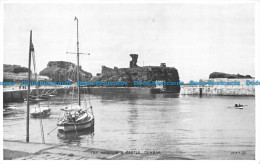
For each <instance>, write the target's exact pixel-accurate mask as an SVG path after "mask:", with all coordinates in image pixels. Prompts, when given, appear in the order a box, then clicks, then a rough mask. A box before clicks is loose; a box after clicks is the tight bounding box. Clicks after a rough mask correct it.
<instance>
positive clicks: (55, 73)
mask: <svg viewBox="0 0 260 164" xmlns="http://www.w3.org/2000/svg"><path fill="white" fill-rule="evenodd" d="M76 71H77V69H76V65H75V64H74V63H71V62H66V61H50V62H49V63H48V64H47V67H46V68H44V69H43V70H42V71H41V72H40V75H42V76H48V77H49V78H50V79H51V80H53V81H67V80H68V81H77V72H76ZM79 73H80V74H79V77H80V80H81V81H88V80H90V79H91V78H92V74H91V73H89V72H86V71H84V70H83V69H82V68H81V66H80V67H79Z"/></svg>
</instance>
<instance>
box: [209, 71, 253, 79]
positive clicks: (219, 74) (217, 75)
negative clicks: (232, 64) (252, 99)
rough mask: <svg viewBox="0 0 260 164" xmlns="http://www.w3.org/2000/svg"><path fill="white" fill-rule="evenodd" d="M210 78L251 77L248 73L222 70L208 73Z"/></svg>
mask: <svg viewBox="0 0 260 164" xmlns="http://www.w3.org/2000/svg"><path fill="white" fill-rule="evenodd" d="M209 78H210V79H214V78H228V79H251V78H252V77H251V76H250V75H240V74H237V75H235V74H227V73H223V72H213V73H211V74H210V75H209Z"/></svg>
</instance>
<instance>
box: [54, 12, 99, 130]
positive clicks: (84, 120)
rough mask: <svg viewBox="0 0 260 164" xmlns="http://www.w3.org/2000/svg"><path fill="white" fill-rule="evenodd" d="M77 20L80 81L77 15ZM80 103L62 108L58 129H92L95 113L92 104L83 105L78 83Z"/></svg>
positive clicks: (76, 19)
mask: <svg viewBox="0 0 260 164" xmlns="http://www.w3.org/2000/svg"><path fill="white" fill-rule="evenodd" d="M74 21H76V22H77V53H76V54H77V81H79V54H82V53H79V37H78V34H79V33H78V23H79V20H78V18H77V17H75V19H74ZM77 91H78V104H77V105H76V106H73V105H71V106H70V107H65V108H62V109H61V110H62V111H64V115H63V117H62V118H61V119H59V120H58V123H57V127H58V130H60V131H63V132H70V131H76V133H77V131H80V130H90V129H93V128H94V114H93V111H92V106H91V105H90V106H89V107H88V106H87V105H82V104H81V100H80V85H78V84H77Z"/></svg>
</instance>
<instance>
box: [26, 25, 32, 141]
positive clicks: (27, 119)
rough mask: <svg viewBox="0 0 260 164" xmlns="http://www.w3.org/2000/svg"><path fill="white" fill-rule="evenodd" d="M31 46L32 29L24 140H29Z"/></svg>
mask: <svg viewBox="0 0 260 164" xmlns="http://www.w3.org/2000/svg"><path fill="white" fill-rule="evenodd" d="M31 48H32V30H31V31H30V43H29V62H28V82H29V85H28V89H27V112H26V142H29V113H30V81H31V53H32V51H31Z"/></svg>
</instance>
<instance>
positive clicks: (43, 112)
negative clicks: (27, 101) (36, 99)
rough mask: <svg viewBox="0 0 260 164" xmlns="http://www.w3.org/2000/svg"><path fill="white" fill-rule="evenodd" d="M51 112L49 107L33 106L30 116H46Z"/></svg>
mask: <svg viewBox="0 0 260 164" xmlns="http://www.w3.org/2000/svg"><path fill="white" fill-rule="evenodd" d="M50 114H51V108H49V107H35V108H34V109H33V110H32V111H31V112H30V116H31V117H46V116H49V115H50Z"/></svg>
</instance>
